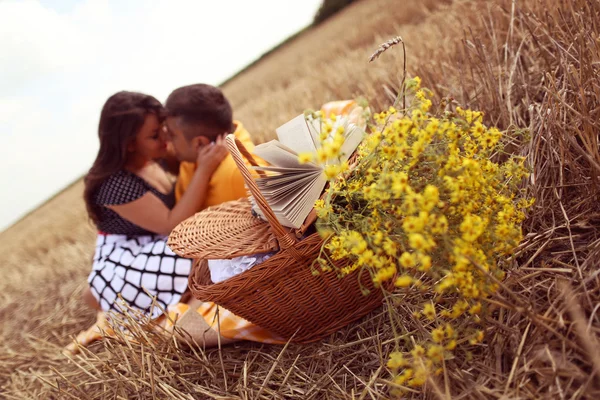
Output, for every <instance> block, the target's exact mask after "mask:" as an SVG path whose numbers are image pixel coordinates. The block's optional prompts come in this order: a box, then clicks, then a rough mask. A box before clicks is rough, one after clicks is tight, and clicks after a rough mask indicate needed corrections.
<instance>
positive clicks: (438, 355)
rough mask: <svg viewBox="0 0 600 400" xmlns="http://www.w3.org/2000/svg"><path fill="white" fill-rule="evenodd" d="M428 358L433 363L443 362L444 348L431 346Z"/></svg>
mask: <svg viewBox="0 0 600 400" xmlns="http://www.w3.org/2000/svg"><path fill="white" fill-rule="evenodd" d="M427 357H429V359H431V361H433V362H436V363H439V362H442V360H443V359H444V348H443V347H442V346H440V345H438V344H434V345H431V346H430V347H429V349H427Z"/></svg>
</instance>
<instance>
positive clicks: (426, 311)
mask: <svg viewBox="0 0 600 400" xmlns="http://www.w3.org/2000/svg"><path fill="white" fill-rule="evenodd" d="M423 315H425V317H426V318H427V319H428V320H430V321H433V320H434V319H435V307H434V306H433V304H432V303H426V304H425V305H424V306H423Z"/></svg>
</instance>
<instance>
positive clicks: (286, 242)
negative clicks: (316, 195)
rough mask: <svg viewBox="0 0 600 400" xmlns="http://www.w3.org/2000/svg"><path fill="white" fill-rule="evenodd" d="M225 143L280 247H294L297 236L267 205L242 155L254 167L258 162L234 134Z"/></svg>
mask: <svg viewBox="0 0 600 400" xmlns="http://www.w3.org/2000/svg"><path fill="white" fill-rule="evenodd" d="M225 143H226V145H227V149H229V153H230V154H231V156H232V157H233V160H234V161H235V164H236V165H237V167H238V169H239V170H240V172H241V173H242V177H243V178H244V182H245V183H246V186H247V187H248V190H250V193H251V194H252V197H254V201H256V204H257V205H258V207H259V208H260V210H261V211H262V213H263V215H264V216H265V218H266V219H267V222H268V223H269V225H271V229H272V230H273V233H274V234H275V237H276V238H277V242H279V247H280V248H282V249H287V248H289V247H292V246H293V245H294V244H296V243H297V242H298V240H297V239H296V237H295V235H293V234H290V232H289V231H288V230H287V229H285V228H284V227H283V226H282V225H281V223H280V222H279V221H278V220H277V217H276V216H275V214H274V213H273V210H271V207H270V206H269V203H267V200H265V198H264V196H263V195H262V193H261V192H260V189H259V188H258V186H257V185H256V182H254V178H252V174H251V173H250V171H249V170H248V167H247V166H246V164H245V163H244V160H243V159H242V154H243V155H244V157H246V159H248V161H249V162H250V164H252V165H254V166H258V164H257V163H256V160H254V158H253V157H252V155H251V154H250V152H249V151H248V150H247V149H246V147H244V144H243V143H242V142H241V141H240V140H239V139H238V138H236V137H235V135H234V134H232V133H230V134H229V135H227V136H226V137H225ZM262 176H264V174H262Z"/></svg>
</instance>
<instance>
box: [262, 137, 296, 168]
mask: <svg viewBox="0 0 600 400" xmlns="http://www.w3.org/2000/svg"><path fill="white" fill-rule="evenodd" d="M273 142H277V141H276V140H272V141H270V142H267V143H262V144H259V145H258V146H256V147H255V148H254V151H253V153H254V154H256V155H257V156H259V157H260V158H262V159H263V160H265V161H266V162H268V163H269V164H271V165H274V166H277V167H284V168H294V169H306V167H305V166H304V164H301V163H300V161H298V155H297V154H294V153H290V152H289V151H287V150H285V149H283V148H281V147H280V146H278V145H276V144H274V143H273Z"/></svg>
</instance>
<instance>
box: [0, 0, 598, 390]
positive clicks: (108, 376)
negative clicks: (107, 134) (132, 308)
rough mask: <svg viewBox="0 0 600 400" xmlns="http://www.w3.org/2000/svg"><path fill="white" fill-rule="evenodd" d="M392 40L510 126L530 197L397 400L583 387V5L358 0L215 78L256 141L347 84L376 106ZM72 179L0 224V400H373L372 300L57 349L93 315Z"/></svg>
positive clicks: (586, 42) (590, 33) (377, 381)
mask: <svg viewBox="0 0 600 400" xmlns="http://www.w3.org/2000/svg"><path fill="white" fill-rule="evenodd" d="M396 35H401V36H402V38H403V39H404V41H405V43H406V50H407V59H408V64H407V71H408V74H409V75H410V76H414V75H419V76H420V77H421V78H422V79H423V85H424V86H426V87H429V88H430V89H432V90H433V91H434V93H435V94H436V96H437V99H438V100H439V99H440V98H441V97H442V96H452V97H453V98H454V99H455V101H457V102H458V103H460V104H462V105H465V106H471V107H474V108H478V109H481V110H483V111H485V113H486V123H488V124H495V125H497V126H499V127H500V128H502V129H509V128H510V129H515V128H521V129H527V130H528V132H529V134H528V135H525V136H524V137H523V138H520V139H519V140H516V139H515V145H514V146H513V149H512V150H513V151H514V152H515V153H520V154H522V155H524V156H526V157H527V160H528V161H529V163H530V165H531V166H532V168H533V175H532V179H531V182H530V185H531V190H532V194H533V195H534V196H535V197H536V198H537V204H536V206H535V207H534V209H533V211H532V214H531V216H530V217H529V219H528V220H527V223H526V225H525V227H524V230H525V233H526V238H525V241H524V243H523V244H522V245H521V247H520V248H519V250H518V253H517V257H516V258H515V259H516V261H517V263H518V265H516V266H515V268H514V270H512V271H511V272H510V273H509V275H508V277H507V279H506V281H505V282H504V287H503V288H502V290H501V293H500V294H499V295H498V298H497V299H496V300H497V303H498V304H500V305H501V307H499V309H498V310H497V311H496V312H495V313H494V314H493V317H492V318H490V320H489V321H487V322H488V324H489V325H488V326H489V330H488V332H487V333H486V340H485V343H484V344H483V345H481V347H480V351H479V352H477V353H475V354H473V358H472V360H463V359H457V360H455V361H454V365H453V366H452V368H450V371H449V373H448V377H447V379H446V380H445V381H444V382H442V384H441V386H440V387H441V389H440V387H434V385H428V386H427V387H426V389H425V390H424V391H416V392H414V393H412V392H409V393H408V395H409V397H411V396H412V397H415V398H450V397H451V398H477V399H489V398H497V399H501V398H502V399H508V398H527V399H534V398H561V399H567V398H568V399H583V398H589V399H593V398H600V384H599V382H600V350H599V349H600V347H599V346H598V335H599V333H600V316H599V315H598V309H599V308H600V280H599V277H598V275H599V274H598V260H599V259H600V208H599V206H598V201H597V199H598V194H599V190H598V189H599V188H600V186H599V185H598V175H599V174H598V173H599V172H600V154H599V152H598V132H600V126H599V125H600V122H599V121H600V78H599V76H600V1H598V0H570V1H564V0H497V1H494V2H490V1H486V0H454V1H451V0H406V1H403V2H399V1H395V0H362V1H359V2H357V3H354V4H353V5H352V6H350V7H348V8H347V9H345V10H344V11H342V12H341V13H340V14H338V15H336V16H335V17H333V18H332V19H331V20H328V21H327V22H326V23H324V24H322V25H320V26H318V27H316V28H314V29H311V30H309V31H307V32H305V33H304V34H302V35H301V36H300V37H299V38H297V39H295V40H293V41H291V42H290V43H287V44H286V45H285V46H283V47H282V48H280V49H279V50H277V51H276V52H274V53H273V54H270V55H269V56H267V57H265V58H264V59H263V60H262V61H261V62H260V63H258V64H257V65H255V66H253V67H252V68H250V69H248V70H247V71H245V72H243V73H242V74H240V75H239V76H237V77H236V78H235V79H234V80H232V81H230V82H228V83H227V84H226V86H225V87H224V90H225V92H226V94H227V95H228V97H229V98H230V99H231V101H232V103H233V105H234V110H235V118H237V119H240V120H241V121H243V122H244V124H245V125H246V127H247V128H248V130H249V131H250V132H251V133H253V135H254V137H255V139H256V141H263V140H265V139H270V138H272V137H274V128H276V127H277V126H279V125H280V124H281V123H283V122H285V121H286V120H288V119H289V118H291V117H293V116H295V115H297V114H298V113H300V112H302V111H303V110H304V109H306V108H310V107H319V106H320V105H321V104H322V103H324V102H326V101H330V100H335V99H345V98H350V97H353V96H359V95H360V96H364V97H365V98H367V99H368V100H369V102H370V104H371V106H372V107H373V108H374V109H381V108H384V107H387V106H388V105H389V104H390V103H391V101H392V99H393V98H394V96H395V94H396V91H397V90H398V87H399V84H400V80H401V79H402V49H401V47H400V46H397V47H395V48H392V49H390V50H388V51H387V52H385V53H384V54H383V55H382V56H381V57H380V58H379V59H378V60H376V61H375V62H373V63H370V64H369V63H368V62H367V61H368V58H369V56H370V55H371V53H372V52H373V51H374V50H375V49H376V48H377V46H378V45H379V44H380V43H381V42H383V41H385V40H387V39H389V38H390V37H392V36H396ZM89 135H90V140H95V135H94V132H89ZM91 162H92V160H90V164H91ZM82 188H83V185H82V183H81V182H77V183H76V184H74V185H73V186H71V187H69V188H68V189H66V190H65V191H63V192H62V193H60V194H59V195H58V196H56V197H55V198H53V199H52V200H51V201H49V202H48V203H46V204H45V205H43V206H42V207H40V208H39V209H37V210H35V211H34V212H33V213H31V214H30V215H28V216H27V217H26V218H24V219H23V220H21V221H20V222H18V223H17V224H15V225H14V226H12V227H11V228H9V229H7V230H6V231H4V232H2V233H1V234H0V235H1V237H0V269H1V273H2V279H1V280H0V304H2V306H1V309H0V310H1V311H0V338H1V341H0V397H3V398H11V399H22V398H31V399H51V398H61V399H62V398H76V399H84V398H90V399H101V398H118V399H134V398H140V399H143V398H176V399H196V398H197V399H204V398H219V399H238V398H239V399H258V398H281V399H283V398H303V399H308V398H313V399H326V398H339V399H346V398H347V399H351V398H352V399H354V398H357V399H375V398H387V397H389V391H388V389H389V385H388V381H389V380H390V374H389V372H388V371H387V369H386V367H385V360H386V357H387V354H388V352H389V351H391V349H392V347H391V345H392V344H393V343H392V342H393V341H392V340H391V338H392V337H393V335H392V333H391V332H390V329H389V327H388V326H387V325H386V321H387V319H386V318H387V316H385V315H382V314H385V313H386V312H387V311H388V310H387V308H384V310H383V311H380V312H376V313H374V314H373V315H370V316H369V317H367V318H365V319H363V320H362V321H359V322H358V323H356V324H353V325H352V326H350V327H348V329H345V330H344V331H342V332H339V333H337V334H335V335H333V336H332V337H330V338H327V339H325V340H323V341H321V342H318V343H315V344H311V345H293V344H292V345H289V346H285V347H284V346H266V345H259V344H237V345H234V346H230V347H225V348H223V349H222V350H220V351H219V350H211V351H207V352H197V353H196V352H191V351H184V350H181V349H178V348H176V347H175V346H174V345H173V343H171V342H163V343H158V344H156V343H148V344H145V343H142V344H136V345H131V344H129V345H127V346H125V345H121V344H119V343H118V342H116V341H113V340H105V341H103V342H102V343H100V344H96V345H94V346H92V347H91V350H92V351H90V352H86V353H85V354H83V355H81V356H78V357H77V358H75V359H73V360H67V359H66V358H64V357H63V356H62V355H61V354H60V350H61V348H62V346H64V345H65V344H66V343H68V342H69V338H70V337H71V336H72V335H75V334H76V333H77V332H79V331H80V330H81V329H83V328H86V327H87V326H88V325H89V324H91V323H92V321H93V318H94V314H93V312H91V311H88V310H87V309H85V308H83V307H81V305H80V304H79V302H78V299H79V295H80V293H81V291H82V290H83V288H84V287H85V278H86V276H87V274H88V272H89V270H90V261H91V256H92V248H93V245H94V240H95V233H94V229H93V227H92V226H91V225H90V224H89V223H88V222H87V219H86V214H85V208H84V204H83V201H82V198H81V195H82ZM517 263H516V264H517ZM407 301H410V299H407ZM404 318H410V316H404ZM409 325H410V322H407V326H409Z"/></svg>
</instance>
